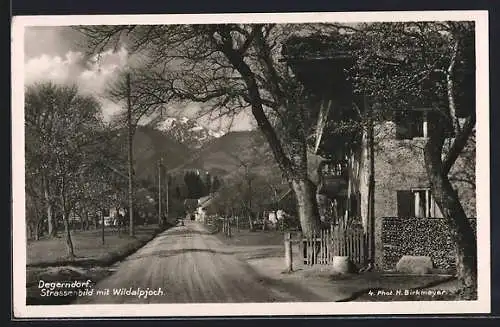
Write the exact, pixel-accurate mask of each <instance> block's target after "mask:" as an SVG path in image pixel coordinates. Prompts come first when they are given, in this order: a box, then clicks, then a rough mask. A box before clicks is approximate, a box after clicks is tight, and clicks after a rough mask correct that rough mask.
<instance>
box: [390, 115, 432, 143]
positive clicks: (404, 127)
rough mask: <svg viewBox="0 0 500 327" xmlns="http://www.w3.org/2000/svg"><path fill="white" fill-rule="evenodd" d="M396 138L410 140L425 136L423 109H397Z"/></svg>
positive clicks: (425, 127) (425, 126)
mask: <svg viewBox="0 0 500 327" xmlns="http://www.w3.org/2000/svg"><path fill="white" fill-rule="evenodd" d="M395 123H396V139H398V140H411V139H413V138H415V137H426V136H427V120H426V113H425V112H424V111H413V110H407V111H397V112H396V113H395Z"/></svg>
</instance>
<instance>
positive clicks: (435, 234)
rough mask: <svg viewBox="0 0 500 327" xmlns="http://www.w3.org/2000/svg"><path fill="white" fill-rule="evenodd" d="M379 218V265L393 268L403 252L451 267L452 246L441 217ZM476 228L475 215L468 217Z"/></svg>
mask: <svg viewBox="0 0 500 327" xmlns="http://www.w3.org/2000/svg"><path fill="white" fill-rule="evenodd" d="M379 220H380V222H381V223H380V225H381V226H380V227H381V243H382V249H383V250H382V251H383V252H382V255H381V257H382V260H381V262H380V266H379V268H381V269H383V270H394V269H395V267H396V263H397V262H398V261H399V259H400V258H401V257H402V256H403V255H415V256H430V257H431V259H432V261H433V263H434V266H435V268H437V269H439V270H442V271H447V272H451V271H454V269H455V248H454V243H453V241H452V240H451V236H450V230H449V227H448V225H447V223H446V220H445V219H443V218H402V217H383V218H381V219H379ZM470 222H471V226H472V227H473V229H474V231H475V230H476V219H470Z"/></svg>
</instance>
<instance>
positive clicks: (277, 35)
mask: <svg viewBox="0 0 500 327" xmlns="http://www.w3.org/2000/svg"><path fill="white" fill-rule="evenodd" d="M304 29H307V26H306V25H286V24H285V25H275V24H262V25H245V24H226V25H165V26H93V27H81V28H79V30H80V31H82V32H83V33H84V34H85V35H86V36H87V37H88V41H89V47H90V49H91V50H93V51H95V52H100V51H101V50H103V49H104V48H106V47H108V46H115V45H116V44H118V43H116V42H120V41H123V40H124V39H123V38H124V37H126V40H125V43H126V45H127V47H128V49H129V50H130V51H134V52H135V53H141V55H142V57H143V58H145V59H144V60H145V61H146V62H147V63H146V64H145V67H146V68H147V69H146V70H145V71H143V77H144V78H143V80H142V81H143V82H144V86H143V88H142V89H143V90H144V91H145V93H147V94H148V96H150V97H151V98H152V99H155V100H157V101H159V102H161V101H163V102H164V103H167V102H168V101H169V100H171V99H173V98H175V99H178V100H181V101H183V100H184V101H196V102H204V103H206V104H207V106H206V108H207V113H210V114H211V115H215V116H216V117H217V116H221V115H229V116H234V115H235V114H236V113H238V112H239V111H240V110H242V109H245V108H249V109H250V110H251V112H252V114H253V117H254V118H255V120H256V122H257V125H258V126H259V129H260V130H261V132H262V133H263V134H264V136H265V138H266V140H267V142H268V144H269V146H270V148H271V151H272V153H273V155H274V158H275V160H276V162H277V164H278V165H279V167H280V169H281V172H282V174H283V175H284V177H285V178H286V179H287V180H288V181H289V183H290V185H291V187H292V188H293V190H294V192H295V193H296V195H297V200H298V209H299V210H298V212H299V217H300V219H301V225H302V229H303V232H304V233H305V234H310V233H312V232H314V231H316V230H318V229H319V228H320V221H319V214H318V208H317V205H316V199H315V191H316V188H315V185H314V183H313V182H312V181H311V180H310V178H309V176H308V169H307V168H308V167H307V166H308V164H307V145H306V139H307V137H308V135H307V133H308V127H307V126H306V124H308V123H309V122H310V120H309V116H310V114H311V113H310V112H308V110H307V108H306V106H305V104H304V103H303V102H302V98H303V95H304V94H303V89H302V88H301V86H300V84H298V83H296V82H295V79H294V78H293V76H291V72H290V70H289V69H288V67H287V64H286V63H283V62H281V61H280V59H281V54H280V51H281V47H282V45H283V42H285V41H286V39H287V38H288V37H290V36H291V35H293V33H295V32H298V31H299V32H300V31H304ZM278 131H279V132H278Z"/></svg>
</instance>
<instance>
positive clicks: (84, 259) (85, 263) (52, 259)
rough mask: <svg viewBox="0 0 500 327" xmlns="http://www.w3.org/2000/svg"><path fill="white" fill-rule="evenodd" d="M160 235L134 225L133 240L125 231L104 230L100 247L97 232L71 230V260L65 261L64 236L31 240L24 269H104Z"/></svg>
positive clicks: (154, 228)
mask: <svg viewBox="0 0 500 327" xmlns="http://www.w3.org/2000/svg"><path fill="white" fill-rule="evenodd" d="M159 232H161V230H160V228H159V227H158V226H157V225H148V226H137V228H136V231H135V236H134V237H131V236H129V235H128V234H127V231H122V232H121V233H120V234H118V233H117V232H116V231H115V230H112V229H106V230H105V235H104V244H103V243H102V240H101V238H102V234H101V233H102V231H100V230H90V231H74V232H73V233H72V240H73V246H74V249H75V255H76V257H75V258H74V259H68V258H67V256H66V246H65V241H64V238H63V237H56V238H52V239H43V240H39V241H32V242H29V243H28V247H27V264H26V266H27V267H57V266H66V265H72V266H78V267H92V266H107V265H110V264H113V263H114V262H116V261H119V260H121V259H122V258H124V257H127V256H128V255H130V254H132V253H133V252H135V251H137V249H139V248H141V247H142V246H144V244H146V243H147V242H149V241H150V240H151V239H153V238H154V237H155V236H156V235H157V234H158V233H159Z"/></svg>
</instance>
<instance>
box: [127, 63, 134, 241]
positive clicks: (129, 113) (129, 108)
mask: <svg viewBox="0 0 500 327" xmlns="http://www.w3.org/2000/svg"><path fill="white" fill-rule="evenodd" d="M126 79H127V80H126V82H127V124H128V208H129V216H130V222H129V234H130V236H134V183H133V179H134V177H133V176H134V167H133V164H134V158H133V153H132V150H133V149H132V146H133V139H134V131H133V123H132V104H131V99H130V98H131V87H130V73H127V76H126Z"/></svg>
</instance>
